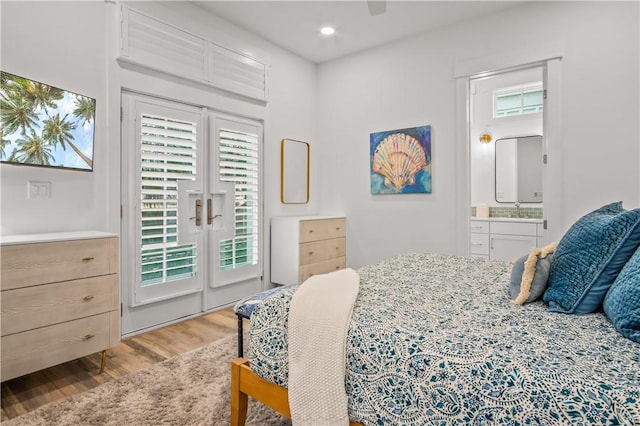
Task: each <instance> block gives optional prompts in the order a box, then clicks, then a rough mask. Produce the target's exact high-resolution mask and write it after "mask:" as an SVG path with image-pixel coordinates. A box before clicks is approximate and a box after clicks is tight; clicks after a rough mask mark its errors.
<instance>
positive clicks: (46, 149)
mask: <svg viewBox="0 0 640 426" xmlns="http://www.w3.org/2000/svg"><path fill="white" fill-rule="evenodd" d="M16 142H18V144H19V145H20V147H19V148H18V149H16V150H15V152H14V153H12V154H11V158H14V159H15V160H17V161H19V162H21V163H28V164H40V165H45V166H48V165H51V161H52V160H53V159H54V158H53V155H52V154H51V145H49V144H47V143H46V142H45V141H44V140H43V139H42V138H41V137H40V135H37V134H36V132H34V131H33V130H31V135H30V136H28V137H26V138H25V139H18V140H17V141H16Z"/></svg>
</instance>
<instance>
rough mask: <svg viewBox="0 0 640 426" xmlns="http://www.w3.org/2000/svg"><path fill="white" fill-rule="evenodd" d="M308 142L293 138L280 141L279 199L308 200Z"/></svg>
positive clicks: (301, 202)
mask: <svg viewBox="0 0 640 426" xmlns="http://www.w3.org/2000/svg"><path fill="white" fill-rule="evenodd" d="M309 159H310V157H309V144H308V143H306V142H300V141H296V140H293V139H282V142H281V143H280V201H281V202H282V203H283V204H305V203H308V202H309Z"/></svg>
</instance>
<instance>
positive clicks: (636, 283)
mask: <svg viewBox="0 0 640 426" xmlns="http://www.w3.org/2000/svg"><path fill="white" fill-rule="evenodd" d="M602 306H603V307H604V312H605V313H606V314H607V316H608V317H609V319H611V322H613V325H614V326H615V327H616V329H617V330H618V331H619V332H620V333H621V334H622V335H623V336H624V337H628V338H629V339H631V340H633V341H634V342H638V343H640V248H639V249H638V250H636V252H635V254H634V255H633V257H631V259H630V260H629V261H628V262H627V264H626V265H624V268H622V271H621V272H620V275H618V278H616V280H615V281H614V282H613V284H612V285H611V288H610V289H609V292H608V293H607V296H606V297H605V298H604V303H603V305H602Z"/></svg>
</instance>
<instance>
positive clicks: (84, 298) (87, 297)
mask: <svg viewBox="0 0 640 426" xmlns="http://www.w3.org/2000/svg"><path fill="white" fill-rule="evenodd" d="M91 299H93V296H92V295H88V296H85V297H83V298H82V300H84V301H85V302H88V301H89V300H91Z"/></svg>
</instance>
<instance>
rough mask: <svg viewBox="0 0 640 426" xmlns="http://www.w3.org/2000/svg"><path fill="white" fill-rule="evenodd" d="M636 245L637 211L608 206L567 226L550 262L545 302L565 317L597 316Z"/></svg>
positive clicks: (639, 222)
mask: <svg viewBox="0 0 640 426" xmlns="http://www.w3.org/2000/svg"><path fill="white" fill-rule="evenodd" d="M639 245H640V209H635V210H625V209H623V208H622V202H617V203H612V204H607V205H606V206H603V207H601V208H599V209H598V210H595V211H593V212H591V213H589V214H587V215H585V216H583V217H581V218H580V219H578V221H577V222H576V223H574V224H573V226H571V228H570V229H569V230H568V231H567V233H566V234H565V235H564V236H563V237H562V239H561V240H560V242H559V243H558V248H557V249H556V252H555V253H554V256H553V259H552V261H551V270H550V271H549V288H548V289H547V291H546V292H545V293H544V301H545V302H549V310H550V311H552V312H563V313H567V314H586V313H590V312H595V311H597V310H598V309H600V307H601V306H602V301H603V300H604V297H605V295H606V294H607V290H609V287H610V286H611V284H612V283H613V281H614V280H615V279H616V277H617V276H618V273H619V272H620V270H622V267H623V266H624V265H625V263H627V261H628V260H629V258H631V256H632V255H633V253H634V252H635V251H636V249H637V248H638V246H639Z"/></svg>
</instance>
